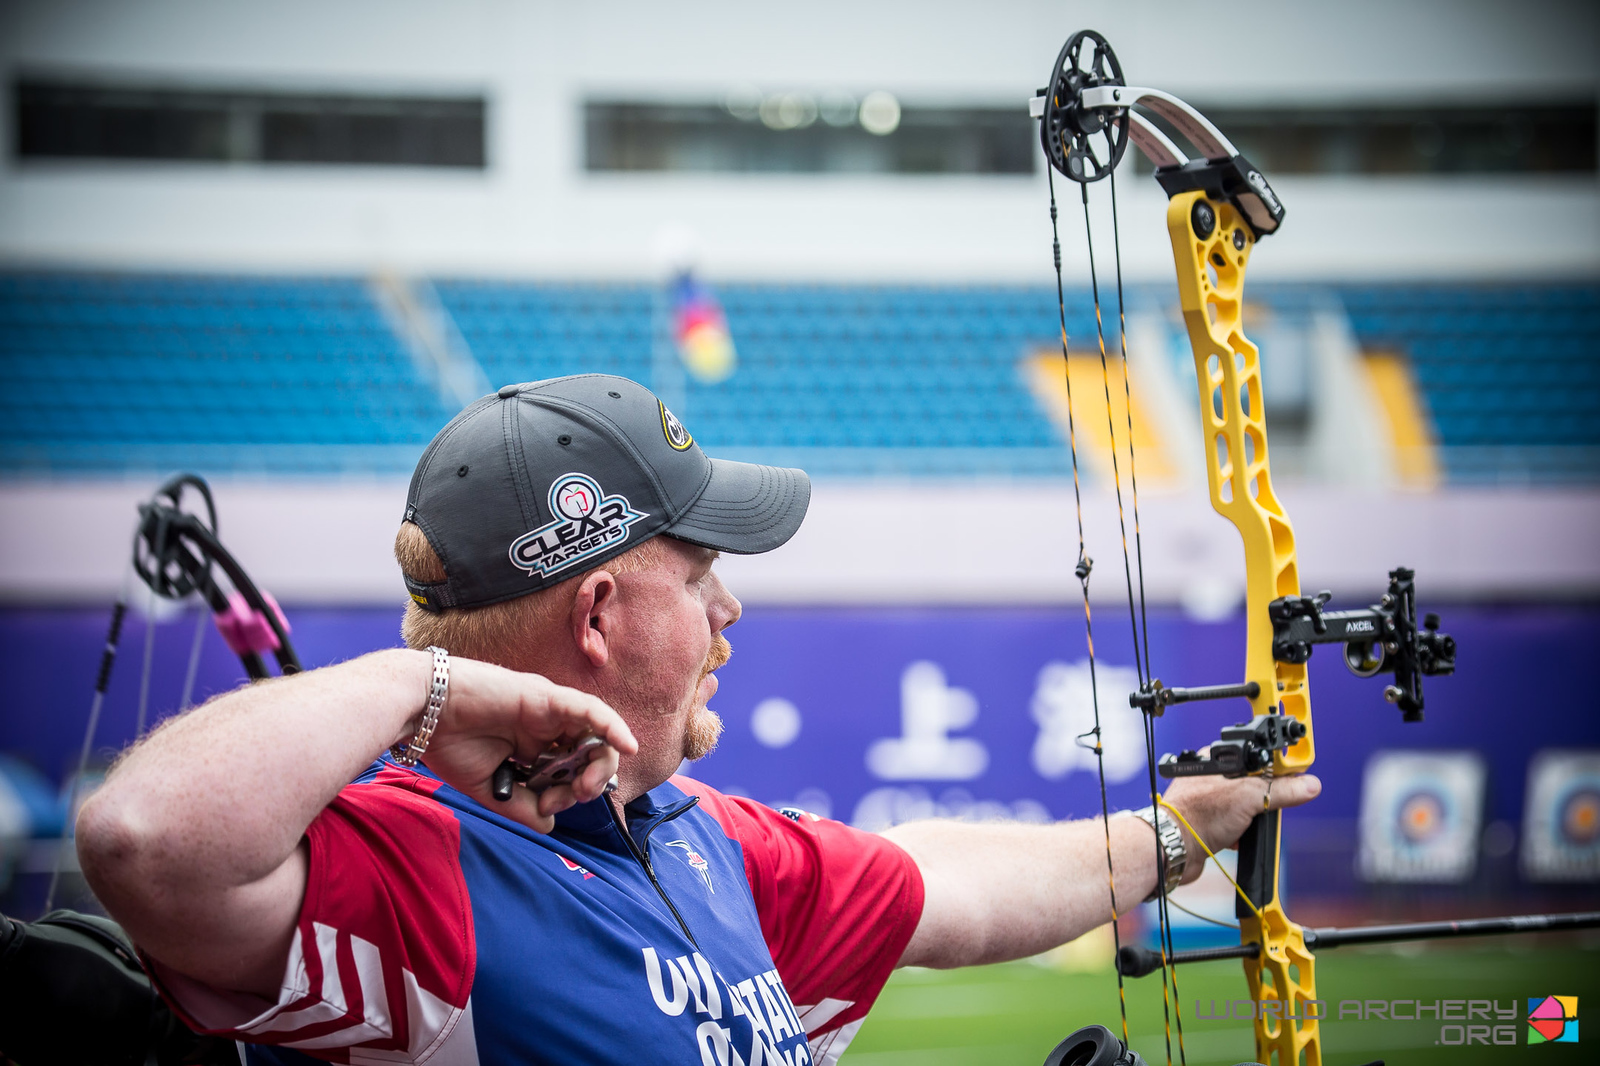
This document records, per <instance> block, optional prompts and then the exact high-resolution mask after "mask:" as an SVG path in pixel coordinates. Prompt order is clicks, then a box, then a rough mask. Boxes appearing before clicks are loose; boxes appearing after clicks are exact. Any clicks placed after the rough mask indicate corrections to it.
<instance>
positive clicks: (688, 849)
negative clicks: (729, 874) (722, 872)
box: [664, 840, 717, 895]
mask: <svg viewBox="0 0 1600 1066" xmlns="http://www.w3.org/2000/svg"><path fill="white" fill-rule="evenodd" d="M664 843H665V844H666V845H667V847H669V848H681V849H682V850H683V857H684V861H685V862H687V863H688V864H689V867H690V868H691V869H692V870H694V872H695V873H697V874H699V875H700V879H701V880H703V881H704V882H705V883H706V888H707V890H709V891H710V892H711V893H712V894H713V895H715V894H716V891H717V890H716V889H715V888H714V887H713V886H712V884H711V864H710V863H709V862H706V860H705V857H704V856H703V855H701V854H700V853H699V852H698V851H696V850H694V845H692V844H690V843H689V842H688V841H687V840H668V841H664Z"/></svg>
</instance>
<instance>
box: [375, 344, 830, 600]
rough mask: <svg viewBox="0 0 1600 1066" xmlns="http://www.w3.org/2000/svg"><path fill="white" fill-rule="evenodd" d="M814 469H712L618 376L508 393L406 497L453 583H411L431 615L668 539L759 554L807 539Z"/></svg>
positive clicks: (462, 420)
mask: <svg viewBox="0 0 1600 1066" xmlns="http://www.w3.org/2000/svg"><path fill="white" fill-rule="evenodd" d="M810 502H811V479H810V478H809V477H807V476H806V473H805V471H803V470H791V469H787V468H784V467H776V466H757V465H755V464H753V463H735V462H731V461H729V460H726V459H712V458H709V457H708V456H707V455H706V454H705V453H704V452H702V451H701V450H700V446H699V445H698V444H696V443H695V442H694V438H693V437H691V436H690V435H689V431H688V430H686V429H685V428H684V427H683V424H682V423H680V422H679V421H678V420H677V419H676V418H674V417H673V415H672V412H671V411H668V410H667V407H666V405H665V404H663V403H662V402H661V401H660V400H658V399H656V397H655V395H654V394H652V393H651V392H650V390H649V389H646V388H644V387H643V386H642V385H639V384H637V383H635V382H632V381H629V380H628V379H627V378H619V377H613V376H611V375H609V374H580V375H576V376H574V377H565V378H551V379H549V380H547V381H530V382H527V383H525V384H521V385H507V386H505V387H504V388H502V389H500V391H499V392H497V393H495V394H494V395H493V396H485V397H483V398H482V399H481V400H478V401H477V402H475V403H473V404H472V405H471V406H469V407H468V408H467V409H466V410H464V411H462V412H461V413H460V414H459V415H457V416H456V417H455V418H453V419H451V420H450V424H449V425H447V426H445V427H444V429H442V430H440V431H439V435H438V436H437V437H435V438H434V439H433V443H432V444H430V445H428V450H427V451H425V452H423V453H422V460H421V461H420V462H419V463H418V464H417V469H416V472H415V473H413V474H412V475H411V488H410V491H409V492H408V493H407V496H406V511H405V520H406V521H407V522H415V523H416V524H417V525H418V526H419V527H421V529H422V532H423V533H424V534H426V535H427V538H428V543H429V544H431V545H433V550H434V551H435V552H437V553H438V555H439V560H440V561H441V562H442V563H443V564H444V570H445V574H446V575H447V576H446V578H445V580H444V581H442V582H439V583H437V584H431V585H430V584H422V583H420V582H417V581H413V580H411V579H410V578H409V577H407V578H406V588H407V589H408V590H409V591H410V593H411V598H412V599H413V600H415V601H416V602H417V603H418V604H420V605H422V606H423V607H424V608H426V609H427V610H430V611H442V610H444V609H446V608H449V607H476V606H481V605H483V604H488V603H498V602H500V601H501V600H509V599H513V598H515V597H517V596H524V595H527V594H528V593H530V592H538V591H539V590H540V589H544V588H549V587H550V586H551V585H555V584H558V583H560V582H562V581H565V580H566V579H567V578H569V577H573V576H575V575H577V574H581V573H583V572H584V571H586V570H588V569H590V568H591V567H594V566H596V565H598V564H600V563H602V562H604V561H605V560H607V559H610V558H612V557H614V556H617V555H620V554H622V553H623V552H625V551H628V550H629V549H631V548H635V547H637V546H638V545H640V544H642V543H643V542H644V541H646V540H648V539H649V538H651V537H653V536H655V535H656V534H658V533H669V534H671V535H672V536H674V537H677V538H678V539H680V540H686V541H688V542H690V543H691V544H699V545H701V546H703V547H707V548H714V549H716V550H717V551H725V552H732V553H735V554H738V555H753V554H755V553H757V552H764V551H771V550H772V549H773V548H776V547H777V546H778V545H780V544H782V543H783V542H784V541H786V540H788V539H789V538H790V537H792V536H793V535H794V532H795V530H797V529H799V528H800V522H801V520H802V519H804V518H805V514H806V507H807V505H809V504H810Z"/></svg>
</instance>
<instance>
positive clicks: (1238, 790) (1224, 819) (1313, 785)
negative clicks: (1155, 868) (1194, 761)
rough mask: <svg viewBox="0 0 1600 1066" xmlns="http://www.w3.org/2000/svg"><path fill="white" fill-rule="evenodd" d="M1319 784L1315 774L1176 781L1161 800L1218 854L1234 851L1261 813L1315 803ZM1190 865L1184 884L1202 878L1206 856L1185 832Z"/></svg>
mask: <svg viewBox="0 0 1600 1066" xmlns="http://www.w3.org/2000/svg"><path fill="white" fill-rule="evenodd" d="M1321 791H1322V782H1321V781H1320V780H1318V779H1317V777H1316V776H1315V775H1314V774H1297V775H1295V776H1293V777H1279V778H1266V777H1239V778H1226V777H1180V778H1178V779H1177V780H1175V781H1173V782H1172V784H1171V785H1169V786H1167V791H1166V793H1165V799H1166V801H1167V802H1168V803H1170V804H1172V806H1173V807H1175V808H1177V809H1178V810H1179V811H1180V812H1181V813H1182V814H1183V816H1184V818H1186V819H1188V821H1189V828H1190V829H1193V830H1194V832H1195V833H1198V834H1199V835H1200V837H1201V839H1202V840H1204V841H1205V845H1206V847H1207V848H1210V849H1211V850H1212V851H1214V852H1215V851H1221V850H1222V849H1223V848H1232V847H1237V846H1238V844H1239V838H1240V837H1241V836H1243V835H1244V831H1245V830H1246V829H1247V828H1249V825H1250V822H1251V820H1252V819H1253V818H1255V816H1256V815H1258V814H1260V813H1261V812H1262V811H1276V810H1283V809H1285V808H1287V807H1298V806H1300V805H1301V804H1302V803H1305V802H1307V801H1308V800H1312V799H1315V798H1316V797H1317V795H1318V793H1320V792H1321ZM1183 838H1184V839H1183V843H1184V847H1185V848H1186V849H1187V850H1188V853H1189V862H1188V865H1187V866H1186V867H1185V869H1184V871H1183V883H1184V884H1188V883H1189V882H1190V881H1193V880H1195V879H1196V878H1198V877H1199V876H1200V872H1201V870H1203V869H1204V868H1205V859H1206V853H1205V851H1204V849H1202V848H1200V847H1198V846H1197V845H1196V844H1195V841H1194V838H1193V837H1192V836H1191V835H1190V833H1189V830H1188V829H1185V830H1184V833H1183Z"/></svg>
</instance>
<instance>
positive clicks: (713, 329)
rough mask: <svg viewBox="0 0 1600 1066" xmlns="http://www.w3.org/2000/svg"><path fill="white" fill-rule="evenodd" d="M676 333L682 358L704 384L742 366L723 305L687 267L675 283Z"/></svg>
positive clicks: (674, 333) (718, 379)
mask: <svg viewBox="0 0 1600 1066" xmlns="http://www.w3.org/2000/svg"><path fill="white" fill-rule="evenodd" d="M672 336H673V340H674V341H675V342H676V343H677V346H678V357H679V358H681V359H682V360H683V365H684V366H685V367H687V368H688V370H689V373H690V374H691V375H693V376H694V379H695V380H696V381H698V382H700V383H701V384H702V385H715V384H716V383H717V382H719V381H723V380H726V379H727V378H728V376H729V375H731V374H732V373H733V371H734V368H735V367H736V366H737V365H738V353H737V352H735V351H734V348H733V335H732V334H731V333H729V332H728V319H727V316H726V315H724V314H723V313H722V305H721V304H720V303H718V302H717V298H716V296H714V295H713V294H712V292H711V290H710V289H708V288H706V287H705V286H704V285H702V284H701V283H700V282H699V281H698V280H696V279H695V276H694V274H693V273H691V272H689V271H687V270H686V271H684V272H683V273H681V274H679V275H678V276H677V278H676V279H675V280H674V281H673V283H672Z"/></svg>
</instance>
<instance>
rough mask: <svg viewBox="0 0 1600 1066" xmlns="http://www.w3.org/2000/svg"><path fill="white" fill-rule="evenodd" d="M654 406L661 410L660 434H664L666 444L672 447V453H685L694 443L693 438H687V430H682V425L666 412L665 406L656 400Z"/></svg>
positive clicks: (671, 414) (670, 413) (669, 412)
mask: <svg viewBox="0 0 1600 1066" xmlns="http://www.w3.org/2000/svg"><path fill="white" fill-rule="evenodd" d="M656 406H657V407H659V408H661V432H662V433H665V434H666V436H667V443H668V444H670V445H671V446H672V448H673V450H674V451H680V452H681V451H687V450H688V448H689V445H691V444H693V443H694V438H693V437H691V436H689V431H688V430H687V429H684V428H683V423H682V422H679V421H678V419H677V417H676V416H675V415H673V413H672V412H671V411H669V410H667V405H666V404H664V403H662V402H661V401H660V400H657V401H656Z"/></svg>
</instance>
